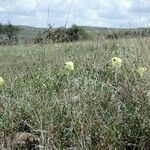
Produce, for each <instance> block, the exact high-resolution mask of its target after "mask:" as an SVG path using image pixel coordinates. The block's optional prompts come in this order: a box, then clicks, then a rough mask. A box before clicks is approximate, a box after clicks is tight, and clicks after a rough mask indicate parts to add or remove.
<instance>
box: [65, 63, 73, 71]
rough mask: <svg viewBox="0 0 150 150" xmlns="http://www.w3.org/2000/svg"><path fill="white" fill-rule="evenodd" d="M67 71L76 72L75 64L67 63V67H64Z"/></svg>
mask: <svg viewBox="0 0 150 150" xmlns="http://www.w3.org/2000/svg"><path fill="white" fill-rule="evenodd" d="M64 68H65V69H67V70H69V71H71V70H74V64H73V62H65V66H64Z"/></svg>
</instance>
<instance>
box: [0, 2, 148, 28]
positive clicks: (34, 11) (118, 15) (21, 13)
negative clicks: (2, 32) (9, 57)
mask: <svg viewBox="0 0 150 150" xmlns="http://www.w3.org/2000/svg"><path fill="white" fill-rule="evenodd" d="M48 10H49V11H48ZM48 12H49V15H48ZM48 16H49V17H48ZM67 18H68V19H67ZM66 20H68V21H66ZM8 21H10V22H11V23H12V24H15V25H28V26H35V27H46V26H48V24H51V25H52V26H54V27H58V26H64V25H65V24H66V23H67V26H68V27H69V26H71V25H72V24H77V25H85V26H98V27H115V28H128V27H129V28H131V27H150V0H0V22H1V23H7V22H8Z"/></svg>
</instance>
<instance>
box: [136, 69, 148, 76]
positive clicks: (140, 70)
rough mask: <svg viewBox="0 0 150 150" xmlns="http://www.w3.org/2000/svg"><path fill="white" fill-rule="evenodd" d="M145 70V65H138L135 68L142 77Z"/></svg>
mask: <svg viewBox="0 0 150 150" xmlns="http://www.w3.org/2000/svg"><path fill="white" fill-rule="evenodd" d="M146 71H147V68H146V67H139V68H138V69H137V72H138V74H139V75H140V77H143V75H144V74H145V72H146Z"/></svg>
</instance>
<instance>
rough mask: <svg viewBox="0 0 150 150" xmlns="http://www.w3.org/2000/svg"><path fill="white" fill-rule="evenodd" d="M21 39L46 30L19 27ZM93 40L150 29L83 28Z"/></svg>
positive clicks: (148, 30) (149, 30)
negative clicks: (102, 36)
mask: <svg viewBox="0 0 150 150" xmlns="http://www.w3.org/2000/svg"><path fill="white" fill-rule="evenodd" d="M19 27H20V29H21V31H20V38H33V37H35V36H36V35H37V34H38V33H40V32H43V31H44V30H45V29H46V28H36V27H30V26H19ZM81 27H82V28H83V29H85V31H86V32H87V33H88V34H89V35H90V37H92V38H98V37H99V36H100V35H106V34H112V33H123V32H131V33H132V32H137V33H138V32H142V31H143V30H146V31H147V32H150V28H133V29H119V28H104V27H90V26H81Z"/></svg>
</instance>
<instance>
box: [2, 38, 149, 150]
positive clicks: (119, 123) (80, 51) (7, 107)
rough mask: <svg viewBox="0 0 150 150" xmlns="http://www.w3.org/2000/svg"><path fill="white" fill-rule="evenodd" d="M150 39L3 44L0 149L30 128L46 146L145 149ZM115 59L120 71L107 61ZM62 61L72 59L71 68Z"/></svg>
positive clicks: (147, 128)
mask: <svg viewBox="0 0 150 150" xmlns="http://www.w3.org/2000/svg"><path fill="white" fill-rule="evenodd" d="M149 40H150V39H148V38H145V39H141V38H139V39H120V40H113V41H106V40H105V41H94V42H93V41H87V42H79V43H67V44H55V45H32V46H24V45H20V46H19V45H18V46H11V47H9V46H2V47H0V54H1V55H0V68H1V69H0V76H2V77H3V78H4V79H5V82H6V84H5V86H3V87H1V89H0V91H1V92H0V129H1V135H0V138H1V139H2V140H1V149H3V148H4V146H5V148H6V149H7V150H9V149H11V145H12V140H11V137H13V134H14V132H15V131H14V130H15V129H16V128H17V126H18V124H19V123H20V122H22V121H24V122H26V123H27V124H29V125H30V127H31V131H32V133H33V134H35V135H38V136H39V138H40V145H41V146H43V147H44V149H47V150H48V149H79V150H83V149H87V150H88V149H89V150H91V149H93V150H96V149H100V150H103V149H104V150H106V149H139V150H142V149H143V150H146V149H147V150H148V149H149V148H150V145H149V143H150V126H149V125H150V112H149V110H150V94H149V93H150V82H149V81H150V73H149V71H147V72H146V73H145V75H144V77H143V78H140V77H139V76H138V74H137V72H136V70H137V68H138V67H141V66H142V67H143V66H144V67H147V68H148V69H150V68H149V66H150V53H149V50H150V43H149V42H148V41H149ZM113 56H117V57H120V58H121V59H122V60H123V65H122V67H121V68H120V69H119V70H117V71H116V70H114V69H113V68H112V67H111V58H112V57H113ZM65 61H73V62H74V63H75V71H74V72H72V73H69V72H67V71H66V70H64V69H63V65H64V62H65Z"/></svg>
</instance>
